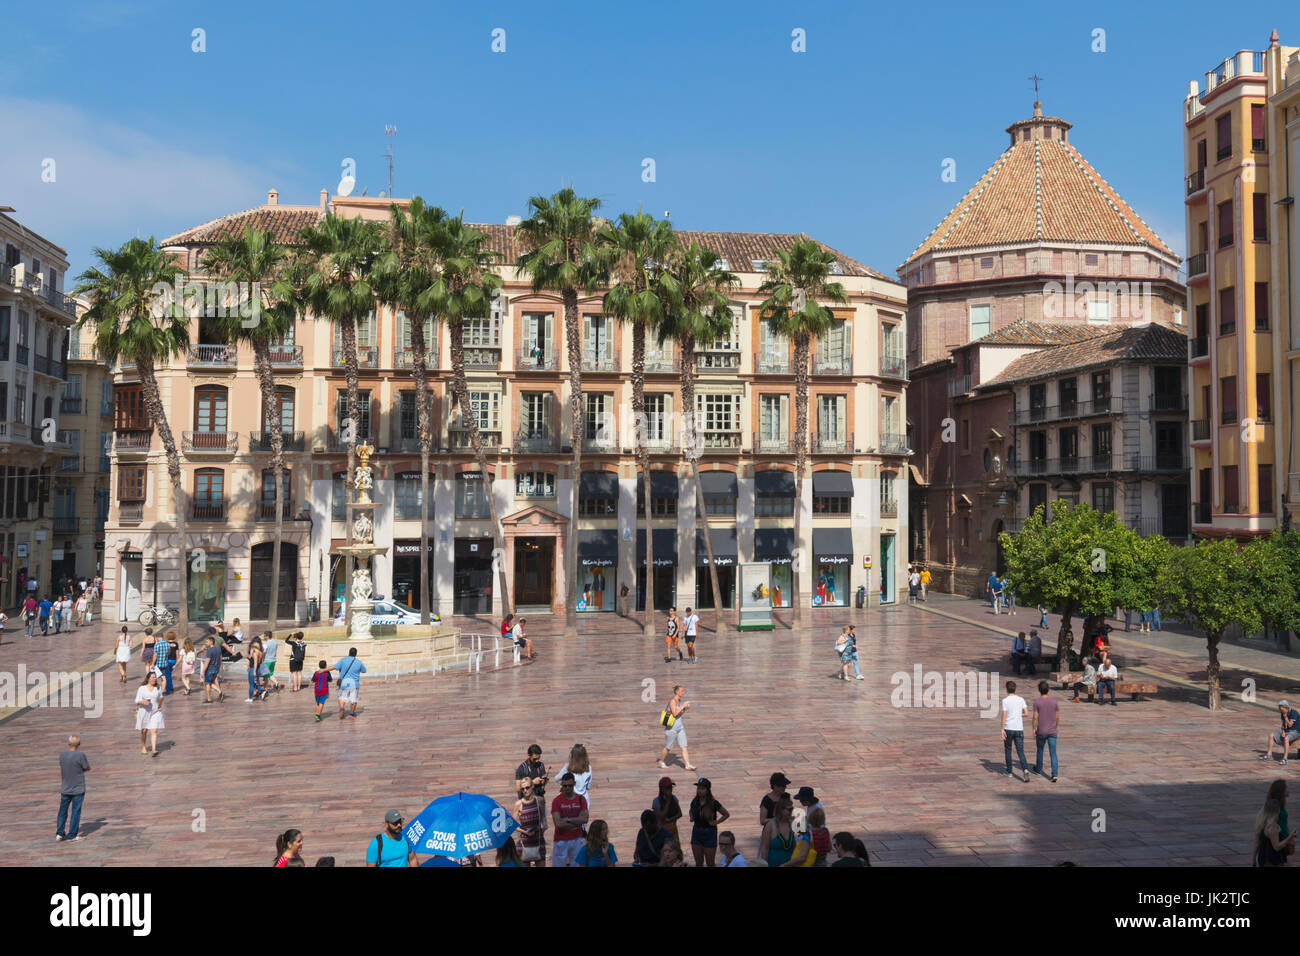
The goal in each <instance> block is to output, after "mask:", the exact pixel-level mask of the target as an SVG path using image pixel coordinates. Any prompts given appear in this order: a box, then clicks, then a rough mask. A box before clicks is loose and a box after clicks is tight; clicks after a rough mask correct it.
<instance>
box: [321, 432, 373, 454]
mask: <svg viewBox="0 0 1300 956" xmlns="http://www.w3.org/2000/svg"><path fill="white" fill-rule="evenodd" d="M373 444H374V442H372V441H371V440H370V429H369V428H359V429H357V440H356V441H355V442H353V446H354V447H355V446H356V445H373ZM325 447H326V448H327V449H328V450H329V451H331V452H339V451H341V452H346V451H347V450H348V443H347V442H345V441H344V440H343V436H342V435H341V434H340V433H339V432H337V431H335V430H334V429H333V428H331V429H329V433H328V437H327V439H326V442H325Z"/></svg>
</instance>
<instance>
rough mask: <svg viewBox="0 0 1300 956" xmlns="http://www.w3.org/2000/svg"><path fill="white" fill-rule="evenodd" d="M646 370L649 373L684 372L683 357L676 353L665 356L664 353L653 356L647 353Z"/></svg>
mask: <svg viewBox="0 0 1300 956" xmlns="http://www.w3.org/2000/svg"><path fill="white" fill-rule="evenodd" d="M645 370H646V371H647V372H680V371H681V370H682V361H681V357H680V356H678V355H677V354H676V353H672V354H670V355H664V354H663V353H655V354H651V353H649V352H647V353H646V357H645Z"/></svg>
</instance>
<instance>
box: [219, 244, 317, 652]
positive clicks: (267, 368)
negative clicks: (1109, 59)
mask: <svg viewBox="0 0 1300 956" xmlns="http://www.w3.org/2000/svg"><path fill="white" fill-rule="evenodd" d="M288 255H289V250H288V249H287V248H286V247H284V246H282V245H280V244H279V243H277V242H276V241H275V239H274V237H273V236H272V235H271V233H270V232H267V231H265V230H261V229H253V228H251V227H249V226H245V227H244V234H243V235H242V236H227V237H225V238H223V239H221V240H219V241H218V242H216V243H215V244H214V245H213V246H212V248H211V249H210V250H209V251H208V254H207V255H206V256H205V257H204V259H203V268H204V270H205V271H206V272H207V273H208V274H209V275H211V276H215V277H217V278H219V279H221V280H223V281H225V282H236V283H240V284H242V285H244V286H246V287H247V288H248V289H249V290H250V295H251V294H252V293H251V290H253V289H257V290H265V291H259V293H258V294H259V296H260V298H259V299H258V300H257V301H256V303H255V305H254V308H256V310H257V314H256V315H255V316H253V317H255V318H256V321H255V322H254V323H253V324H252V325H247V324H245V322H244V320H243V317H242V316H241V315H239V314H231V313H230V312H229V311H228V312H227V316H226V317H225V318H224V319H223V320H222V321H221V322H220V325H221V326H222V331H223V332H224V333H225V338H226V340H227V341H230V342H238V341H240V340H243V341H245V342H248V343H249V344H250V345H251V346H252V348H253V367H254V369H255V370H256V372H257V384H258V388H260V389H261V392H262V408H263V409H264V410H265V411H264V421H263V425H264V427H265V428H266V429H267V430H268V431H269V432H270V433H271V472H272V481H273V482H274V484H275V494H274V498H273V499H272V500H273V501H274V503H275V550H274V552H272V554H271V604H270V607H269V608H268V610H267V614H266V616H267V623H268V624H269V625H270V626H271V627H272V628H274V627H276V626H277V625H278V624H279V623H280V620H279V617H280V614H279V612H280V546H281V542H282V541H283V540H284V502H283V501H282V497H283V494H284V478H283V476H284V428H283V423H282V421H281V416H280V393H279V391H278V390H277V389H276V385H275V374H274V372H273V371H272V369H271V343H272V342H274V341H277V340H278V339H279V338H280V337H281V336H283V335H284V333H285V332H286V331H288V330H290V329H292V328H293V322H294V315H295V313H294V310H293V307H292V305H291V304H290V303H287V302H285V301H283V300H281V301H273V300H272V297H271V295H270V292H271V289H272V287H273V285H274V283H275V282H276V281H277V280H278V278H279V276H280V273H281V271H282V270H283V268H284V265H285V263H286V261H287V259H288ZM250 304H251V303H250ZM239 311H240V312H242V311H244V310H243V309H241V310H239ZM294 576H295V577H296V576H297V570H296V569H295V570H294Z"/></svg>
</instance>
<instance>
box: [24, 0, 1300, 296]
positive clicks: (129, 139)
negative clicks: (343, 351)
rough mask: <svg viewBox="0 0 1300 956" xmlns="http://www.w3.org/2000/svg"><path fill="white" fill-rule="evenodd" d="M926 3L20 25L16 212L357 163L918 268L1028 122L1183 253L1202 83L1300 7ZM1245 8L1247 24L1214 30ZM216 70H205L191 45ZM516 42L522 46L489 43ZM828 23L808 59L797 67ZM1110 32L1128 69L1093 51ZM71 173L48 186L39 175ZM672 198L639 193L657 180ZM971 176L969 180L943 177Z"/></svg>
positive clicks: (492, 202) (274, 9) (261, 11)
mask: <svg viewBox="0 0 1300 956" xmlns="http://www.w3.org/2000/svg"><path fill="white" fill-rule="evenodd" d="M1228 9H1229V8H1227V7H1225V6H1224V5H1222V4H1210V3H1205V4H1201V3H1196V2H1182V3H1141V4H1137V3H1132V2H1128V3H1116V4H1089V5H1087V6H1086V8H1085V7H1083V6H1080V7H1079V8H1078V9H1077V10H1076V9H1073V8H1063V7H1058V6H1052V5H1048V4H1044V3H1041V2H1040V3H1034V4H1028V3H1026V4H1000V5H999V4H994V5H987V4H971V3H949V2H927V3H911V4H888V5H868V4H861V3H843V4H831V3H811V4H809V3H792V2H782V3H777V2H763V0H749V2H744V3H720V2H719V3H705V2H698V0H697V2H694V3H678V2H671V0H670V2H655V3H638V4H635V5H630V4H623V3H619V4H611V3H608V2H606V3H548V4H537V3H532V4H523V3H490V4H480V3H474V4H470V3H455V4H452V3H432V2H430V3H420V2H409V3H408V2H391V3H375V4H357V3H345V4H326V3H306V2H297V0H293V2H280V0H274V2H262V3H257V4H252V3H237V2H227V3H186V2H176V0H120V2H106V3H82V2H77V0H68V2H60V3H57V4H33V5H29V6H28V7H25V8H24V9H23V11H22V14H21V16H19V15H16V14H15V13H14V12H13V10H12V9H11V11H10V13H9V14H7V15H6V16H5V17H4V24H5V30H6V32H7V33H8V34H9V36H8V38H7V40H6V43H5V59H4V60H2V61H0V130H3V133H0V205H10V206H13V207H15V209H16V213H15V215H16V216H17V217H18V218H19V220H20V221H22V222H23V223H24V224H26V225H28V226H29V227H31V228H33V229H35V230H37V231H38V232H41V233H42V234H44V235H46V236H47V237H48V238H50V239H52V240H53V241H55V242H57V243H59V244H60V245H62V246H64V247H65V248H67V249H68V251H69V256H70V258H71V260H72V265H73V268H74V270H78V271H79V270H80V269H82V268H84V267H85V266H86V265H87V264H88V263H89V261H90V249H91V247H92V246H94V245H109V244H112V245H116V244H119V243H121V242H122V241H124V240H125V239H127V238H130V237H131V236H133V235H136V234H137V233H138V234H141V235H149V234H150V233H152V234H155V235H157V236H159V237H160V238H161V237H162V236H164V235H167V234H170V233H173V232H176V231H179V230H181V229H183V228H186V227H188V226H191V225H194V224H197V223H199V222H202V221H204V220H207V219H210V218H213V217H215V216H219V215H222V214H225V213H227V212H232V211H235V210H239V209H245V208H248V207H251V206H254V205H257V204H258V203H260V202H262V201H263V200H264V199H265V196H266V191H267V189H268V188H270V187H275V188H277V189H278V190H279V193H280V201H281V202H282V203H312V204H314V203H316V202H317V201H318V199H319V193H320V190H321V189H322V188H324V187H328V188H329V189H330V190H331V192H333V191H334V190H335V189H336V187H337V184H338V182H339V178H340V175H341V171H342V165H341V164H342V162H343V160H344V159H345V158H349V157H350V158H352V159H354V160H355V161H356V164H357V185H356V189H355V192H356V193H358V194H359V193H361V191H362V190H363V189H368V191H369V194H370V195H372V196H373V195H376V194H377V193H378V192H379V191H380V190H382V189H384V188H385V187H386V179H387V166H386V163H385V161H384V160H383V158H382V156H383V153H384V149H385V144H386V140H385V137H384V126H385V124H390V123H391V124H394V125H396V126H397V129H398V134H397V138H396V155H397V170H396V175H395V192H396V194H397V195H400V196H409V195H414V194H419V195H423V196H424V198H425V199H426V200H427V201H429V202H434V203H437V204H439V205H442V206H444V207H447V208H450V209H460V208H463V209H464V210H465V214H466V217H467V218H468V219H471V220H474V221H485V222H500V221H504V219H505V217H506V216H508V215H511V214H515V213H523V212H524V211H525V205H526V202H527V199H528V197H529V196H530V195H533V194H536V193H550V192H553V191H554V190H555V189H556V188H558V187H559V186H560V185H561V184H563V183H565V182H572V183H573V184H574V185H575V187H576V188H577V189H578V190H579V191H580V192H584V193H587V194H591V195H596V196H599V197H601V198H602V200H604V202H605V204H606V209H607V211H608V212H611V213H617V212H619V211H623V210H631V209H636V208H637V207H638V206H643V207H644V208H645V209H646V210H647V211H649V212H651V213H653V214H655V215H662V214H663V213H664V212H665V211H666V210H670V211H671V213H672V220H673V222H674V223H675V224H677V225H678V226H679V227H681V228H698V229H720V230H747V231H756V232H807V233H809V234H810V235H813V236H815V237H817V238H818V239H821V240H822V241H824V242H826V243H828V244H830V245H832V246H834V247H836V248H838V249H840V250H841V251H843V252H845V253H847V254H849V255H851V256H853V257H854V258H857V259H859V260H861V261H863V262H865V263H866V264H867V265H869V266H871V267H873V268H876V269H879V270H880V271H882V272H884V273H886V274H887V275H891V276H892V275H893V274H894V270H895V269H896V267H897V266H898V265H899V264H900V263H901V262H902V261H903V260H904V259H905V258H906V257H907V255H908V254H909V253H910V252H911V250H912V249H913V248H914V247H915V246H916V244H917V243H918V242H919V241H920V240H921V239H922V238H923V237H924V236H925V234H926V233H927V232H929V230H930V229H931V228H933V226H934V225H935V223H936V222H937V221H938V220H939V219H940V218H941V217H942V215H943V214H944V213H945V212H946V211H947V210H948V209H949V208H950V207H951V206H952V205H953V204H954V203H955V202H956V201H957V200H958V199H959V198H960V197H961V195H962V194H963V193H964V192H965V191H966V190H967V189H968V188H969V187H970V185H971V184H972V183H973V182H974V181H975V180H976V179H977V178H978V177H979V176H980V175H981V174H982V173H983V171H984V170H985V169H986V168H987V167H988V166H990V165H991V164H992V163H993V161H994V160H995V159H996V158H997V156H998V154H999V153H1000V152H1001V151H1002V150H1003V149H1004V148H1005V146H1006V142H1007V136H1006V134H1005V133H1004V132H1003V130H1004V128H1005V127H1006V126H1008V125H1009V124H1010V123H1012V122H1014V121H1016V120H1019V119H1022V118H1024V117H1026V116H1028V115H1030V113H1031V111H1032V101H1033V89H1032V85H1031V83H1030V82H1029V80H1028V79H1027V77H1029V76H1030V74H1032V73H1035V72H1037V73H1038V74H1040V75H1042V76H1043V77H1044V78H1045V79H1044V81H1043V85H1042V100H1043V105H1044V111H1045V112H1047V113H1049V114H1051V115H1056V116H1061V117H1063V118H1065V119H1067V120H1069V121H1070V122H1072V123H1073V124H1074V129H1073V130H1072V132H1071V142H1072V143H1074V145H1075V146H1076V147H1078V148H1079V150H1080V151H1081V152H1082V153H1083V154H1084V156H1086V157H1087V158H1088V159H1089V160H1090V161H1091V162H1092V163H1093V165H1094V166H1095V167H1096V168H1097V169H1098V170H1099V171H1100V172H1101V174H1102V175H1103V176H1104V177H1105V178H1106V179H1107V180H1108V181H1109V182H1110V183H1111V184H1112V185H1113V186H1114V187H1115V188H1116V189H1118V190H1119V192H1120V194H1121V195H1123V196H1124V197H1125V198H1126V199H1127V200H1128V202H1129V203H1130V204H1131V205H1132V206H1133V207H1134V208H1135V209H1136V210H1137V212H1138V213H1139V215H1141V216H1142V217H1143V218H1144V219H1146V220H1147V222H1148V223H1149V224H1150V225H1151V226H1152V227H1153V228H1154V229H1155V230H1156V232H1157V233H1158V234H1159V235H1160V236H1161V237H1162V238H1163V239H1164V240H1165V241H1166V242H1167V243H1169V245H1170V246H1171V247H1173V248H1174V250H1175V251H1177V252H1180V253H1181V252H1182V251H1183V248H1184V246H1183V202H1182V197H1183V191H1182V182H1183V179H1182V177H1183V171H1182V167H1183V158H1182V134H1181V103H1182V99H1183V96H1184V94H1185V92H1186V89H1187V82H1188V81H1189V80H1193V79H1195V80H1197V81H1199V82H1203V74H1204V72H1205V71H1206V70H1208V69H1209V68H1211V67H1212V66H1214V65H1215V64H1216V63H1218V61H1219V60H1221V59H1222V58H1223V57H1225V56H1227V55H1228V54H1230V53H1232V52H1233V51H1235V50H1237V49H1243V48H1251V49H1256V50H1259V49H1263V48H1264V47H1265V46H1266V45H1267V41H1268V35H1269V32H1270V30H1271V29H1273V28H1274V27H1276V28H1277V29H1278V31H1279V33H1280V34H1281V38H1282V42H1283V43H1290V44H1292V45H1297V44H1300V12H1297V11H1300V7H1297V6H1296V5H1295V4H1283V3H1261V4H1255V5H1252V6H1251V7H1249V8H1245V9H1243V10H1241V11H1240V12H1238V13H1235V14H1228V13H1227V10H1228ZM1215 11H1218V16H1219V17H1222V16H1232V17H1235V23H1236V26H1235V28H1234V29H1233V30H1231V31H1224V30H1223V29H1221V28H1211V27H1209V26H1208V24H1209V23H1211V22H1213V20H1214V19H1216V18H1217V17H1216V13H1215ZM196 28H201V29H203V30H204V31H205V34H206V52H202V53H196V52H193V50H192V45H193V41H192V31H193V30H194V29H196ZM497 28H500V29H502V30H504V31H505V46H506V49H505V52H504V53H494V52H493V51H492V48H491V47H492V42H493V36H492V31H493V30H495V29H497ZM796 28H798V29H802V30H803V31H805V36H806V52H803V53H795V52H793V51H792V49H791V45H792V42H793V41H792V36H791V32H792V31H793V30H795V29H796ZM1096 29H1102V30H1104V31H1105V37H1104V39H1105V52H1093V49H1092V47H1093V44H1094V34H1093V31H1094V30H1096ZM47 158H49V159H53V160H54V161H55V167H54V168H55V181H54V182H43V181H42V177H41V171H42V162H43V160H45V159H47ZM646 158H651V159H653V160H654V163H655V181H654V182H645V181H643V179H642V169H643V160H644V159H646ZM947 158H951V159H953V160H955V162H956V173H957V181H956V182H955V183H945V182H942V181H941V179H940V173H941V171H942V163H943V161H944V160H945V159H947Z"/></svg>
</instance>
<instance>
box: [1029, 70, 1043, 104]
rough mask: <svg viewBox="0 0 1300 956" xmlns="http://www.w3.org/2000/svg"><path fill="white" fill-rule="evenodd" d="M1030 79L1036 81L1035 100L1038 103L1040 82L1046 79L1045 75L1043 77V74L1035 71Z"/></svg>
mask: <svg viewBox="0 0 1300 956" xmlns="http://www.w3.org/2000/svg"><path fill="white" fill-rule="evenodd" d="M1029 79H1031V80H1033V81H1034V102H1035V103H1037V102H1038V84H1039V83H1040V82H1041V81H1042V80H1043V79H1045V77H1041V76H1039V75H1038V74H1037V73H1035V74H1034V75H1033V76H1031V77H1029Z"/></svg>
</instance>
